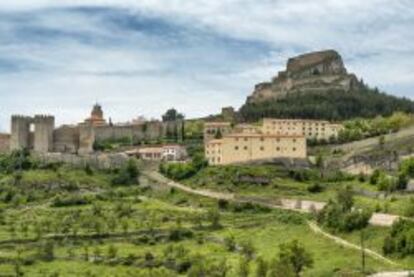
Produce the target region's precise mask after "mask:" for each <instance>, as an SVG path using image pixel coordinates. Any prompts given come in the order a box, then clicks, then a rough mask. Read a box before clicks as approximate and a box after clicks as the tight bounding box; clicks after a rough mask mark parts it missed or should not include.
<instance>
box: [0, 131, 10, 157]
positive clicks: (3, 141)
mask: <svg viewBox="0 0 414 277" xmlns="http://www.w3.org/2000/svg"><path fill="white" fill-rule="evenodd" d="M9 149H10V135H9V134H0V153H4V152H7V151H9Z"/></svg>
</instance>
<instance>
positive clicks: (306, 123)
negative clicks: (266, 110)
mask: <svg viewBox="0 0 414 277" xmlns="http://www.w3.org/2000/svg"><path fill="white" fill-rule="evenodd" d="M341 129H343V126H342V125H341V124H334V123H330V122H328V121H324V120H305V119H275V118H265V119H263V125H262V132H263V133H264V134H269V135H270V134H272V135H285V136H291V135H296V136H305V137H306V138H307V139H317V140H322V139H324V140H329V139H331V138H337V137H338V134H339V131H340V130H341Z"/></svg>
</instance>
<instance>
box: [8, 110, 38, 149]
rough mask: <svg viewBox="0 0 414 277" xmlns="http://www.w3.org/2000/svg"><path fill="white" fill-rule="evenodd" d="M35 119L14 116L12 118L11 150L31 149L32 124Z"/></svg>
mask: <svg viewBox="0 0 414 277" xmlns="http://www.w3.org/2000/svg"><path fill="white" fill-rule="evenodd" d="M32 122H33V119H32V118H31V117H28V116H21V115H13V116H12V118H11V138H10V150H18V149H24V148H29V146H30V124H31V123H32Z"/></svg>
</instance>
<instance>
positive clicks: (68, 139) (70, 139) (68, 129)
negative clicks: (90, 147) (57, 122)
mask: <svg viewBox="0 0 414 277" xmlns="http://www.w3.org/2000/svg"><path fill="white" fill-rule="evenodd" d="M53 140H54V147H53V148H54V151H55V152H61V153H73V154H75V153H77V151H78V149H79V128H78V127H76V126H62V127H59V128H58V129H56V130H55V131H54V132H53Z"/></svg>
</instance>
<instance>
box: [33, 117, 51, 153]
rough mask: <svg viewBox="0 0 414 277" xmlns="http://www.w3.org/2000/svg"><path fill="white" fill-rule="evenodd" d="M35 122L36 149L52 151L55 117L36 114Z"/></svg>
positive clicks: (44, 151) (43, 151) (45, 151)
mask: <svg viewBox="0 0 414 277" xmlns="http://www.w3.org/2000/svg"><path fill="white" fill-rule="evenodd" d="M34 124H35V131H34V150H35V151H36V152H41V153H47V152H52V151H53V130H54V129H55V118H54V117H53V116H48V115H36V116H35V118H34Z"/></svg>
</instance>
